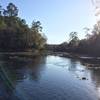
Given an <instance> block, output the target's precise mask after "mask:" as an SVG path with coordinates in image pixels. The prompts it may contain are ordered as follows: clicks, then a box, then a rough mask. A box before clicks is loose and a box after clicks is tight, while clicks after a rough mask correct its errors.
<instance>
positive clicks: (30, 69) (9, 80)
mask: <svg viewBox="0 0 100 100" xmlns="http://www.w3.org/2000/svg"><path fill="white" fill-rule="evenodd" d="M0 100H100V69H99V68H88V67H87V66H84V65H82V64H81V62H79V61H77V60H75V59H69V58H62V57H58V56H45V57H43V56H42V57H38V58H34V59H32V58H19V57H8V58H7V57H5V56H3V55H2V56H1V58H0Z"/></svg>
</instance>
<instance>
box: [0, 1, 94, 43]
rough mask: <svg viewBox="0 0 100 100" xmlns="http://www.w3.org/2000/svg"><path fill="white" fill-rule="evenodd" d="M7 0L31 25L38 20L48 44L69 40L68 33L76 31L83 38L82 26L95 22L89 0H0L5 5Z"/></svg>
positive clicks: (88, 25) (89, 25) (0, 3)
mask: <svg viewBox="0 0 100 100" xmlns="http://www.w3.org/2000/svg"><path fill="white" fill-rule="evenodd" d="M9 2H12V3H14V4H15V5H16V6H17V7H18V9H19V17H21V18H23V19H25V20H26V22H27V24H29V25H31V23H32V21H33V20H35V21H37V20H39V21H40V22H41V24H42V27H43V33H44V34H45V35H46V36H47V38H48V40H47V42H48V43H49V44H51V43H52V44H60V43H62V42H65V41H68V40H69V33H70V32H73V31H76V32H78V36H79V38H80V39H81V38H84V36H85V33H84V28H85V27H89V28H91V27H92V26H93V25H94V24H95V23H96V18H95V13H94V7H93V4H92V2H91V0H0V5H2V6H3V7H6V6H7V4H8V3H9Z"/></svg>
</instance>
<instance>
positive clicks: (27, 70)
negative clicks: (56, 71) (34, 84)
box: [0, 55, 45, 100]
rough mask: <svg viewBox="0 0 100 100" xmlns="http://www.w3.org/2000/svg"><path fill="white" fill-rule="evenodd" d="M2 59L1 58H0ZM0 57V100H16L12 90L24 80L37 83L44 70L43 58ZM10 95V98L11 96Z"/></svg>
mask: <svg viewBox="0 0 100 100" xmlns="http://www.w3.org/2000/svg"><path fill="white" fill-rule="evenodd" d="M1 57H2V58H1ZM1 57H0V80H1V81H0V87H1V88H0V100H6V99H7V100H16V99H18V98H15V96H14V94H13V90H14V89H15V87H16V85H17V83H18V82H20V81H24V79H29V80H34V81H38V80H39V79H40V77H41V74H40V73H41V71H42V70H43V69H44V65H45V57H43V56H42V57H37V58H35V59H31V58H29V59H28V58H27V59H26V58H17V59H14V58H12V59H11V58H10V57H8V56H3V55H2V56H1ZM11 95H12V96H11Z"/></svg>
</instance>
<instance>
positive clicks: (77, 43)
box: [47, 21, 100, 56]
mask: <svg viewBox="0 0 100 100" xmlns="http://www.w3.org/2000/svg"><path fill="white" fill-rule="evenodd" d="M85 29H86V37H85V38H84V39H81V40H80V39H79V38H78V33H77V32H71V33H70V34H69V37H70V39H69V42H67V41H66V42H63V43H62V44H60V45H54V46H53V45H48V46H47V49H50V50H51V51H54V52H68V53H74V54H80V55H87V56H100V21H98V22H97V23H96V24H95V25H94V27H93V29H89V28H85Z"/></svg>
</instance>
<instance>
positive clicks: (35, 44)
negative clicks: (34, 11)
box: [0, 3, 46, 51]
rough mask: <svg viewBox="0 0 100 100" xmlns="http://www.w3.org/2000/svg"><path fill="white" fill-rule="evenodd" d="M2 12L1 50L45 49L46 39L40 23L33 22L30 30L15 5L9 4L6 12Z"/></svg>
mask: <svg viewBox="0 0 100 100" xmlns="http://www.w3.org/2000/svg"><path fill="white" fill-rule="evenodd" d="M0 11H1V12H0V14H1V16H0V50H2V51H4V50H5V51H21V50H22V51H23V50H25V51H26V50H29V49H31V50H34V49H38V50H39V49H43V48H44V46H45V44H46V38H45V37H44V36H43V35H41V34H42V27H41V23H40V21H36V22H35V21H33V23H32V27H31V28H30V27H29V26H28V25H27V24H26V21H25V20H24V19H21V18H19V17H18V16H17V15H18V9H17V7H16V6H15V5H14V4H13V3H9V4H8V6H7V9H6V10H5V9H1V10H0ZM40 32H41V33H40Z"/></svg>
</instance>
